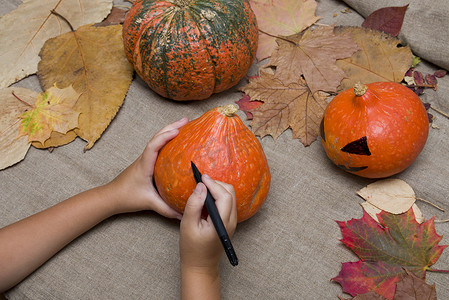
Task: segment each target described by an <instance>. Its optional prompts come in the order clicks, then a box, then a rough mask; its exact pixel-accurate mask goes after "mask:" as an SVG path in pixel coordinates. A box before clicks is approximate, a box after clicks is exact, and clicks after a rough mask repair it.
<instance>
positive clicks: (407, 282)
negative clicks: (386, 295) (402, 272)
mask: <svg viewBox="0 0 449 300" xmlns="http://www.w3.org/2000/svg"><path fill="white" fill-rule="evenodd" d="M406 272H407V276H405V277H404V279H402V280H401V281H399V282H398V283H397V285H396V292H395V294H394V298H393V299H394V300H413V299H415V300H421V299H425V300H437V292H436V290H435V284H433V285H429V284H427V283H426V281H425V280H423V279H421V278H418V277H416V276H415V275H414V274H413V273H412V272H410V271H408V270H406Z"/></svg>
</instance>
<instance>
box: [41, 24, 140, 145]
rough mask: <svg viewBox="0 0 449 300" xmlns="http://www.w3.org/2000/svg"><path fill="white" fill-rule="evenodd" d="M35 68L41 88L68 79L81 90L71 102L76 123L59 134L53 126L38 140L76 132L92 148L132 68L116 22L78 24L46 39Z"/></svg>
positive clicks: (57, 140)
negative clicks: (51, 129) (79, 25)
mask: <svg viewBox="0 0 449 300" xmlns="http://www.w3.org/2000/svg"><path fill="white" fill-rule="evenodd" d="M40 56H41V57H42V60H41V61H40V62H39V71H38V73H37V75H38V77H39V81H40V83H41V86H42V87H43V88H44V89H47V88H49V87H50V86H52V85H53V84H56V85H57V86H58V87H67V86H69V85H73V88H74V89H75V90H76V91H77V92H79V93H81V94H82V95H81V97H80V98H79V100H78V102H77V103H76V105H75V108H74V109H75V110H76V111H80V112H81V114H80V117H79V126H78V128H77V129H75V130H71V131H69V132H68V133H67V134H65V135H61V134H59V133H56V132H53V133H52V135H51V137H50V138H49V139H48V140H46V141H45V143H44V144H43V145H36V144H34V143H33V146H36V147H39V146H40V147H45V148H47V147H51V146H54V145H57V144H61V143H67V142H70V141H72V140H73V139H75V138H76V136H79V137H81V138H82V139H84V140H86V141H87V142H88V144H87V145H86V146H85V148H84V149H85V150H88V149H90V148H92V146H93V145H94V143H95V141H97V140H98V139H99V138H100V136H101V134H102V133H103V131H104V130H105V129H106V128H107V127H108V125H109V123H110V122H111V120H112V119H113V118H114V117H115V115H116V113H117V111H118V110H119V108H120V106H121V105H122V103H123V100H124V99H125V96H126V93H127V91H128V88H129V86H130V84H131V80H132V74H133V68H132V66H131V65H130V64H129V62H128V60H127V59H126V56H125V52H124V49H123V42H122V26H121V25H111V26H106V27H95V26H90V25H86V26H82V27H80V28H79V29H78V30H76V31H73V32H68V33H65V34H63V35H60V36H58V37H56V38H53V39H51V40H48V41H47V42H46V43H45V45H44V47H43V48H42V51H41V53H40Z"/></svg>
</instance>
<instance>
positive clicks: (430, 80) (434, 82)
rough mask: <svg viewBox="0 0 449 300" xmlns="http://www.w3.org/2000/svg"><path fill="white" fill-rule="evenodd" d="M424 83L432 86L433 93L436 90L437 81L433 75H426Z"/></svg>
mask: <svg viewBox="0 0 449 300" xmlns="http://www.w3.org/2000/svg"><path fill="white" fill-rule="evenodd" d="M426 82H427V84H429V85H433V89H434V90H435V91H436V90H437V84H438V81H437V77H436V76H435V75H432V74H427V75H426Z"/></svg>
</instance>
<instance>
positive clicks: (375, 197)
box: [357, 178, 416, 214]
mask: <svg viewBox="0 0 449 300" xmlns="http://www.w3.org/2000/svg"><path fill="white" fill-rule="evenodd" d="M357 194H358V195H359V196H360V197H362V198H363V199H365V200H366V201H367V202H369V203H371V204H372V205H374V206H375V207H377V208H379V209H381V210H384V211H386V212H389V213H392V214H401V213H405V212H406V211H408V210H409V209H410V207H411V206H412V205H413V204H414V203H415V200H416V197H415V192H414V191H413V189H412V187H411V186H410V185H408V184H407V183H406V182H405V181H403V180H401V179H396V178H388V179H383V180H378V181H376V182H374V183H371V184H368V185H367V186H366V187H364V188H362V189H361V190H359V191H357Z"/></svg>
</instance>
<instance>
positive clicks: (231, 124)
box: [154, 105, 271, 222]
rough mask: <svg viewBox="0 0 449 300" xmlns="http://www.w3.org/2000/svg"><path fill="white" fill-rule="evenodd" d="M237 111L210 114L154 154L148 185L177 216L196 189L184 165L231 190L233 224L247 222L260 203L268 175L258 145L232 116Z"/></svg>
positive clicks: (216, 110)
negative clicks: (234, 204) (153, 185)
mask: <svg viewBox="0 0 449 300" xmlns="http://www.w3.org/2000/svg"><path fill="white" fill-rule="evenodd" d="M236 111H237V108H236V107H235V106H234V105H226V106H222V107H217V108H214V109H212V110H210V111H208V112H206V113H205V114H203V115H202V116H201V117H199V118H198V119H195V120H193V121H191V122H189V123H188V124H186V125H185V126H183V127H182V128H181V129H180V130H179V134H178V135H177V136H176V137H175V138H174V139H173V140H171V141H170V142H168V143H167V144H166V145H165V146H164V147H163V148H162V149H161V151H160V152H159V155H158V158H157V160H156V165H155V169H154V181H155V183H156V187H157V189H158V191H159V194H160V195H161V197H162V198H163V199H164V200H165V201H166V202H167V203H168V204H169V205H170V206H171V207H173V208H174V209H175V210H177V211H178V212H183V211H184V208H185V205H186V202H187V199H188V198H189V196H190V194H192V191H193V189H194V188H195V186H196V183H195V179H194V177H193V173H192V169H191V165H190V161H193V162H194V163H195V165H196V166H197V167H198V169H199V170H200V171H201V173H203V174H207V175H209V176H210V177H211V178H213V179H215V180H219V181H222V182H226V183H229V184H231V185H233V186H234V190H235V194H236V197H237V198H236V200H237V221H238V222H241V221H244V220H246V219H248V218H250V217H251V216H253V215H254V214H255V213H256V212H257V211H258V210H259V209H260V208H261V207H262V204H263V203H264V202H265V200H266V198H267V194H268V190H269V188H270V180H271V175H270V170H269V168H268V163H267V159H266V157H265V153H264V152H263V149H262V146H261V145H260V142H259V141H258V140H257V138H256V136H255V135H254V134H253V133H252V132H251V131H250V130H249V129H248V128H247V127H246V126H245V125H244V124H243V122H242V120H241V119H240V118H239V117H238V116H237V115H235V112H236Z"/></svg>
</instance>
